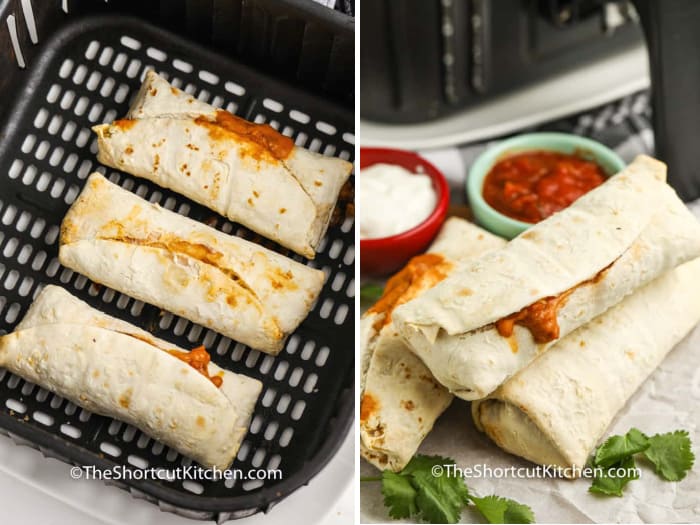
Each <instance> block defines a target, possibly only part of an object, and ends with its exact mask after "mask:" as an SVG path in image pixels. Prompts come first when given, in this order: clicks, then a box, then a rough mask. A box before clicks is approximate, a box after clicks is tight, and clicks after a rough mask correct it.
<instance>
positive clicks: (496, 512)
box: [470, 496, 535, 523]
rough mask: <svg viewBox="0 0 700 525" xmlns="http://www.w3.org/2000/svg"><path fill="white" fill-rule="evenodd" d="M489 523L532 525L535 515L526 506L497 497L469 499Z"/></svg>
mask: <svg viewBox="0 0 700 525" xmlns="http://www.w3.org/2000/svg"><path fill="white" fill-rule="evenodd" d="M470 499H471V500H472V502H473V503H474V506H475V507H476V508H477V510H478V511H479V512H480V513H481V514H482V515H483V516H484V518H486V521H488V522H489V523H534V522H535V515H534V513H533V512H532V509H531V508H530V507H528V506H527V505H523V504H522V503H518V502H517V501H513V500H512V499H507V498H501V497H499V496H486V497H483V498H476V497H474V496H471V498H470Z"/></svg>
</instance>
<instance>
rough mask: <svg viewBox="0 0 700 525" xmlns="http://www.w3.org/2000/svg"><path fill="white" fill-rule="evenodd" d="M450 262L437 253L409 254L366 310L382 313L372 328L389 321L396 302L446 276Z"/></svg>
mask: <svg viewBox="0 0 700 525" xmlns="http://www.w3.org/2000/svg"><path fill="white" fill-rule="evenodd" d="M452 266H453V265H452V263H451V262H449V261H448V260H446V259H445V258H444V257H443V256H442V255H439V254H437V253H424V254H422V255H416V256H415V257H413V258H412V259H411V260H410V261H408V263H407V264H406V266H404V267H403V268H402V269H401V270H400V271H399V272H398V273H397V274H396V275H394V276H393V277H392V278H391V279H389V280H388V281H387V283H386V287H385V288H384V293H383V294H382V296H381V297H380V298H379V300H378V301H377V302H376V303H375V304H374V306H372V307H371V308H370V309H369V310H368V312H372V313H378V314H381V313H383V314H385V315H384V317H383V318H380V320H378V321H377V322H376V323H375V324H374V328H375V330H379V329H381V328H382V327H383V326H386V325H388V324H389V323H391V313H392V312H393V311H394V309H395V308H396V307H397V306H400V305H402V304H404V303H407V302H408V301H410V300H411V299H413V298H415V297H416V296H417V295H418V294H419V293H420V292H421V291H422V290H427V289H428V288H432V287H433V286H435V285H436V284H437V283H439V282H440V281H442V280H443V279H444V278H445V277H447V274H448V272H449V271H450V270H451V269H452Z"/></svg>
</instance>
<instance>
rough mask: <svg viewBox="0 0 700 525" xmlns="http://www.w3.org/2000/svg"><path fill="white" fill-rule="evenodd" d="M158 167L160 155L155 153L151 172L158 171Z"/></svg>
mask: <svg viewBox="0 0 700 525" xmlns="http://www.w3.org/2000/svg"><path fill="white" fill-rule="evenodd" d="M159 166H160V155H158V154H157V153H156V155H155V156H154V157H153V171H158V167H159Z"/></svg>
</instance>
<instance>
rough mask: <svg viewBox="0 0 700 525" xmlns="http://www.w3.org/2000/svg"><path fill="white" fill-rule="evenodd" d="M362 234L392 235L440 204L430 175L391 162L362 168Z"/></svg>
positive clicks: (361, 236)
mask: <svg viewBox="0 0 700 525" xmlns="http://www.w3.org/2000/svg"><path fill="white" fill-rule="evenodd" d="M360 199H361V201H360V202H361V207H360V238H361V239H377V238H381V237H390V236H391V235H396V234H398V233H402V232H405V231H407V230H410V229H411V228H413V227H415V226H418V225H419V224H420V223H421V222H423V221H424V220H425V219H427V218H428V217H429V216H430V214H431V213H432V212H433V210H434V209H435V206H436V205H437V195H436V194H435V190H434V189H433V184H432V181H431V180H430V177H428V176H427V175H421V174H413V173H411V172H410V171H408V170H406V169H404V168H402V167H401V166H395V165H392V164H374V165H372V166H370V167H369V168H365V169H363V170H361V171H360Z"/></svg>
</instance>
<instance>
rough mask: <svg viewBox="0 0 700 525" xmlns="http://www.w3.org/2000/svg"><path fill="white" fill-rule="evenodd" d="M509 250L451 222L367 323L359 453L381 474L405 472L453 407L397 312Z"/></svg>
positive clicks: (389, 288)
mask: <svg viewBox="0 0 700 525" xmlns="http://www.w3.org/2000/svg"><path fill="white" fill-rule="evenodd" d="M504 244H505V241H504V240H503V239H501V238H500V237H496V236H494V235H491V234H490V233H488V232H486V231H484V230H482V229H481V228H479V227H478V226H474V225H473V224H471V223H469V222H467V221H465V220H462V219H458V218H454V217H453V218H450V219H448V220H447V222H446V223H445V225H444V226H443V227H442V230H441V232H440V235H439V236H438V237H437V239H436V240H435V242H434V243H433V245H432V246H431V248H430V249H429V250H428V253H426V254H423V255H418V256H416V257H414V258H413V259H411V260H410V261H409V262H408V264H407V265H406V266H405V267H404V268H403V269H402V270H401V271H400V272H399V273H397V274H396V275H395V276H394V277H392V278H391V279H389V282H388V283H387V285H386V288H385V290H384V294H383V295H382V297H381V298H380V299H379V301H378V302H377V303H376V304H375V305H374V306H373V307H372V308H370V309H369V310H368V311H367V313H366V314H365V315H364V316H363V317H362V319H361V320H360V351H361V363H362V364H361V378H360V386H361V392H362V398H361V403H360V453H361V455H362V456H363V457H364V458H365V459H366V460H367V461H369V462H370V463H372V464H373V465H375V466H376V467H377V468H379V469H390V470H393V471H399V470H401V469H402V468H403V467H404V466H406V464H407V463H408V462H409V460H410V459H411V457H413V455H414V454H415V453H416V450H417V449H418V446H419V445H420V444H421V442H422V441H423V438H425V436H426V435H427V434H428V432H430V430H431V429H432V428H433V424H434V423H435V420H436V419H437V418H438V417H439V416H440V414H442V412H443V411H444V410H445V409H446V408H447V407H448V406H449V404H450V402H451V401H452V395H451V394H450V393H449V392H448V391H447V389H445V388H444V387H443V386H441V385H440V384H439V383H437V381H435V379H434V378H433V376H432V375H431V373H430V371H429V370H428V369H427V368H426V367H425V365H424V364H423V363H422V362H421V360H420V359H418V358H417V357H416V356H415V355H414V354H412V353H411V352H410V350H409V349H408V348H407V347H406V345H405V343H404V342H403V340H402V339H401V338H400V337H399V334H398V333H397V332H396V329H395V328H394V326H393V323H392V321H391V314H392V311H393V309H394V308H395V307H396V306H398V305H400V304H402V303H405V302H406V301H408V300H410V299H412V298H413V297H416V296H418V295H420V294H421V293H422V292H424V291H425V290H427V289H429V288H431V287H432V286H434V285H435V284H436V283H437V282H439V281H440V280H442V279H444V278H445V277H447V275H449V274H450V273H452V272H453V271H454V269H455V267H456V266H457V264H459V263H460V262H461V261H464V260H467V259H473V258H475V257H478V256H480V255H481V254H483V253H486V252H489V251H492V250H495V249H497V248H500V247H501V246H502V245H504Z"/></svg>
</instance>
